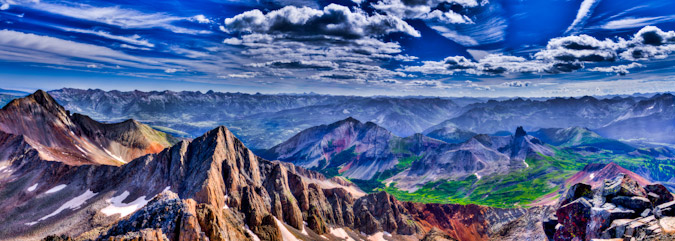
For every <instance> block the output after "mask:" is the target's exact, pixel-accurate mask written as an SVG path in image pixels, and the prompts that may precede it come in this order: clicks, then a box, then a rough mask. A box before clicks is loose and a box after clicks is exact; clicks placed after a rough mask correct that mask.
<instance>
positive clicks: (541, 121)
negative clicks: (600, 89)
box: [426, 96, 636, 133]
mask: <svg viewBox="0 0 675 241" xmlns="http://www.w3.org/2000/svg"><path fill="white" fill-rule="evenodd" d="M635 103H636V101H635V100H634V99H633V98H630V97H629V98H618V97H617V98H613V99H596V98H593V97H589V96H586V97H582V98H554V99H549V100H545V101H537V100H525V99H520V98H519V99H512V100H505V101H493V100H491V101H488V102H485V103H477V104H472V105H469V106H467V107H465V108H464V109H466V112H464V113H463V114H461V115H459V116H457V117H454V118H451V119H449V120H447V121H445V122H443V123H441V124H439V125H437V126H436V127H432V128H430V129H429V130H427V131H426V132H431V131H433V130H435V129H439V128H442V127H444V126H448V125H450V124H452V125H455V126H457V127H458V128H461V129H465V130H468V131H473V132H477V133H495V132H498V131H505V130H513V129H515V128H516V127H518V126H523V127H524V128H525V129H528V130H536V129H539V128H567V127H571V126H583V127H588V128H591V129H593V128H599V127H602V126H604V125H605V124H607V123H609V122H611V121H613V120H615V119H616V118H618V117H619V116H621V114H622V113H624V112H625V111H626V110H628V109H630V108H631V107H632V106H633V105H634V104H635Z"/></svg>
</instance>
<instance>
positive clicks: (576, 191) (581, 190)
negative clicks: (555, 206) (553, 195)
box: [559, 183, 593, 206]
mask: <svg viewBox="0 0 675 241" xmlns="http://www.w3.org/2000/svg"><path fill="white" fill-rule="evenodd" d="M582 197H585V198H588V199H593V191H592V190H591V185H588V184H584V183H577V184H574V185H572V186H571V187H570V188H569V189H568V190H567V192H565V195H563V197H562V199H561V200H560V201H559V203H560V206H563V205H565V204H568V203H570V202H572V201H574V200H577V199H579V198H582Z"/></svg>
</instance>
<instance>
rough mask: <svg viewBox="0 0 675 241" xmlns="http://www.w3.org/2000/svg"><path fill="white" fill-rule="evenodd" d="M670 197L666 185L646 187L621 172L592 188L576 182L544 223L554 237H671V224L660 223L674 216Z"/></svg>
mask: <svg viewBox="0 0 675 241" xmlns="http://www.w3.org/2000/svg"><path fill="white" fill-rule="evenodd" d="M580 190H581V191H580ZM589 192H590V193H589ZM657 193H658V194H657ZM570 200H573V201H570ZM667 200H673V195H672V194H671V193H670V192H668V191H667V189H666V188H665V187H664V186H662V185H660V184H651V185H647V186H645V187H643V186H641V185H640V184H639V183H638V181H636V180H633V179H632V178H631V177H630V176H629V175H624V174H619V175H618V176H616V177H615V178H614V179H611V180H610V179H605V181H604V184H603V185H601V186H599V187H597V188H594V189H593V190H590V185H587V184H583V183H578V184H575V185H573V186H572V187H571V188H570V189H569V190H568V191H567V192H566V194H565V196H564V198H562V199H561V200H560V204H561V205H560V207H559V208H558V209H557V211H556V215H555V217H551V218H550V219H549V220H550V221H547V222H544V225H543V226H544V229H545V230H546V232H547V234H548V235H549V237H552V238H553V239H554V240H592V239H600V238H602V239H612V238H619V239H624V240H669V238H670V236H669V234H667V227H668V225H667V224H666V225H662V224H660V223H669V220H670V219H669V217H671V216H674V215H675V212H673V211H672V210H673V207H675V201H670V202H666V201H667ZM567 202H568V203H567ZM664 218H666V219H664ZM661 220H664V221H663V222H662V221H661Z"/></svg>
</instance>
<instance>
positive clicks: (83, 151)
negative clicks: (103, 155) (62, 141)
mask: <svg viewBox="0 0 675 241" xmlns="http://www.w3.org/2000/svg"><path fill="white" fill-rule="evenodd" d="M75 147H77V149H78V150H80V152H82V153H84V154H87V151H85V150H84V149H82V147H81V146H80V145H75Z"/></svg>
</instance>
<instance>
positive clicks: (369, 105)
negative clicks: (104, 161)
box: [50, 89, 675, 149]
mask: <svg viewBox="0 0 675 241" xmlns="http://www.w3.org/2000/svg"><path fill="white" fill-rule="evenodd" d="M50 94H52V95H53V96H54V97H55V99H57V100H58V101H59V102H60V103H62V104H63V105H64V106H65V107H66V108H67V109H69V110H73V111H75V112H81V113H84V114H87V115H90V116H92V117H94V118H96V119H98V120H104V121H120V120H124V119H129V118H133V119H136V120H139V121H141V122H143V123H147V124H150V125H151V126H155V127H157V128H170V129H164V130H166V131H169V132H171V133H174V134H176V135H179V136H180V135H183V136H190V137H195V136H198V135H200V134H201V133H203V132H205V131H207V130H209V129H211V128H214V127H216V126H218V125H227V126H229V127H230V129H231V130H232V131H233V132H234V133H235V134H236V135H237V136H238V137H240V138H241V139H242V140H243V141H244V143H246V144H247V145H248V146H251V147H252V148H253V149H268V148H271V147H272V146H275V145H277V144H279V143H281V142H283V141H285V140H287V139H288V138H290V137H292V136H293V135H295V134H297V133H299V132H300V131H302V130H304V129H307V128H310V127H313V126H317V125H321V124H330V123H333V122H336V121H339V120H343V119H346V118H347V117H353V118H355V119H357V120H360V121H364V122H368V121H371V122H373V123H375V124H377V125H379V126H381V127H384V128H385V129H387V130H389V131H391V132H392V133H393V134H395V135H397V136H401V137H407V136H410V135H413V134H415V133H421V132H424V133H425V134H428V133H431V132H434V133H439V134H442V133H446V134H445V135H447V132H448V131H447V130H446V131H444V130H443V129H447V128H457V130H454V131H451V132H453V133H454V132H459V133H458V134H456V135H457V136H460V137H461V138H459V139H457V137H452V138H454V139H457V140H455V141H451V140H450V139H451V138H443V137H441V136H440V135H432V136H433V137H434V138H437V139H445V140H446V141H449V142H461V141H463V140H466V139H467V138H469V137H471V136H472V134H473V133H484V134H493V133H496V132H512V131H513V130H515V129H516V127H518V126H523V127H524V128H525V130H528V131H535V130H537V129H540V128H568V127H575V126H579V127H585V128H589V129H592V130H597V131H598V132H599V133H602V135H604V136H605V137H608V138H613V139H626V140H634V141H640V142H642V143H644V144H646V145H649V144H667V145H674V144H675V141H674V140H673V139H672V138H671V137H672V135H663V134H661V133H660V132H658V131H656V130H655V129H650V128H656V127H654V126H658V128H660V129H663V130H673V129H672V128H673V126H674V125H675V124H674V123H675V121H674V120H675V118H674V117H673V114H672V113H673V110H674V109H675V105H673V102H672V99H673V95H672V94H660V95H655V96H653V97H649V98H647V97H642V96H634V97H631V96H628V97H612V98H601V99H598V98H594V97H581V98H553V99H546V100H529V99H527V100H526V99H511V100H500V101H497V100H490V101H486V102H483V100H481V99H472V100H471V101H470V102H466V99H458V100H457V103H462V105H458V104H457V103H455V101H453V100H452V99H445V98H422V97H420V98H414V97H350V96H325V95H250V94H240V93H218V92H207V93H201V92H188V91H183V92H172V91H164V92H141V91H134V92H120V91H102V90H78V89H60V90H54V91H51V92H50ZM652 104H654V105H653V106H654V107H653V108H656V109H649V107H651V106H652ZM647 109H649V110H647ZM652 119H653V121H655V122H651V121H652ZM632 122H636V123H634V124H629V123H632ZM644 122H647V123H656V124H646V123H644ZM640 123H642V124H640ZM626 126H632V127H631V128H628V129H631V131H630V133H631V134H625V133H628V132H623V131H619V130H623V129H626V128H624V127H626Z"/></svg>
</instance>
